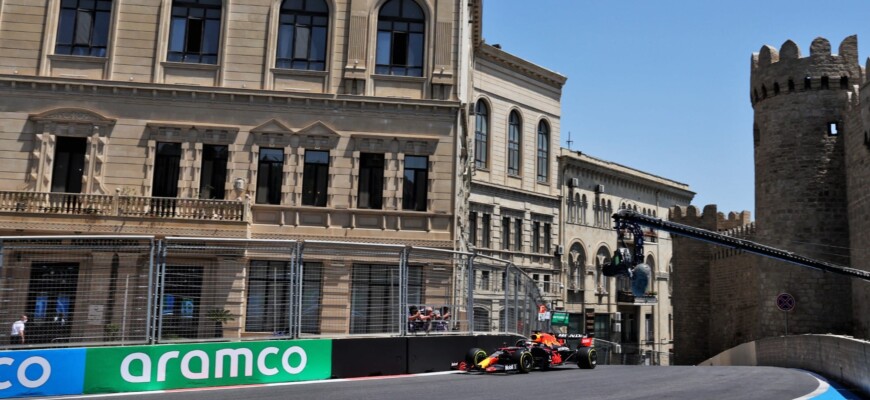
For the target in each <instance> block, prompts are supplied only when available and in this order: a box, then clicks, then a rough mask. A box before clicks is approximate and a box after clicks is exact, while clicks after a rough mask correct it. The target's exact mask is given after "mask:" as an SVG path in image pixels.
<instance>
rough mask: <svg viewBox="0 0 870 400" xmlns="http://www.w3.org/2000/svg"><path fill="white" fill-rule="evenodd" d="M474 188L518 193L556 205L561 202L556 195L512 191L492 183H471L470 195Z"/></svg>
mask: <svg viewBox="0 0 870 400" xmlns="http://www.w3.org/2000/svg"><path fill="white" fill-rule="evenodd" d="M475 186H480V187H481V188H484V189H486V190H491V191H493V192H496V193H518V194H521V195H523V196H527V197H533V198H538V199H540V200H543V201H555V202H557V203H558V202H560V201H561V200H560V199H561V197H560V196H558V195H557V196H551V195H547V194H541V193H536V192H531V191H528V190H522V189H514V188H509V187H506V186H502V185H495V184H492V183H486V182H478V181H472V182H471V190H472V193H473V192H474V187H475Z"/></svg>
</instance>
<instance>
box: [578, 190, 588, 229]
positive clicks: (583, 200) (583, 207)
mask: <svg viewBox="0 0 870 400" xmlns="http://www.w3.org/2000/svg"><path fill="white" fill-rule="evenodd" d="M588 207H589V203H587V202H586V195H585V194H584V195H583V197H581V198H580V223H581V224H583V225H586V209H587V208H588Z"/></svg>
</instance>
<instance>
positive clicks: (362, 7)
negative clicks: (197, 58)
mask: <svg viewBox="0 0 870 400" xmlns="http://www.w3.org/2000/svg"><path fill="white" fill-rule="evenodd" d="M383 3H384V2H383V1H380V0H329V1H327V4H328V6H329V7H330V16H329V32H330V33H329V36H328V38H327V41H328V45H327V60H326V64H327V68H326V70H325V71H300V70H290V69H278V68H274V67H275V58H276V56H275V52H276V46H277V42H278V34H277V30H278V24H279V15H280V6H281V2H280V1H274V0H224V4H223V9H222V12H223V14H222V17H223V18H222V21H221V23H222V25H221V35H220V44H221V45H220V48H219V50H218V54H219V55H218V58H219V59H218V62H217V64H215V65H208V64H192V63H178V62H167V61H166V53H167V46H168V40H169V32H170V26H169V21H170V16H171V8H172V1H171V0H142V1H137V2H135V3H129V2H115V3H114V4H113V10H112V13H111V26H110V29H109V45H108V48H107V56H106V57H81V56H69V55H56V54H54V48H55V45H56V40H57V38H56V36H57V27H58V23H59V22H58V15H59V12H60V0H48V1H46V2H40V3H34V2H31V1H24V0H14V1H11V2H6V3H5V4H4V8H3V10H2V15H0V53H2V54H4V57H3V60H0V74H10V75H30V76H50V77H57V78H66V79H89V80H102V79H106V80H111V81H116V82H141V83H166V84H177V85H195V86H206V87H209V86H211V87H225V88H241V89H255V90H257V89H259V90H263V89H265V90H275V91H280V92H294V93H304V94H317V93H330V94H337V93H349V94H359V95H368V96H379V97H402V98H414V99H421V98H433V99H444V100H448V99H456V95H457V94H456V86H457V85H458V81H457V79H458V66H459V62H458V54H459V51H458V48H459V43H458V42H459V27H460V23H459V19H460V17H461V10H460V9H459V7H460V6H459V3H458V2H438V1H435V0H420V1H419V2H418V4H419V5H420V6H421V7H422V8H423V10H424V13H425V15H426V28H425V41H424V70H425V71H424V74H423V77H421V78H412V77H384V76H378V75H377V74H375V71H374V70H375V55H376V51H377V46H376V37H377V20H378V12H379V7H380V6H381V5H382V4H383Z"/></svg>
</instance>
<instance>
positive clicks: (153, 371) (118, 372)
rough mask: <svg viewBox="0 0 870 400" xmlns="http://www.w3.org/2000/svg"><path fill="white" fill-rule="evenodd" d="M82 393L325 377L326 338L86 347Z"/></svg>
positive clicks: (328, 363)
mask: <svg viewBox="0 0 870 400" xmlns="http://www.w3.org/2000/svg"><path fill="white" fill-rule="evenodd" d="M86 357H87V358H86V363H85V365H86V367H85V384H84V393H85V394H94V393H114V392H138V391H146V390H165V389H183V388H200V387H208V386H230V385H248V384H262V383H276V382H292V381H308V380H318V379H328V378H329V377H330V375H331V373H332V341H331V340H281V341H268V342H232V343H195V344H183V345H160V346H130V347H107V348H92V349H87V356H86Z"/></svg>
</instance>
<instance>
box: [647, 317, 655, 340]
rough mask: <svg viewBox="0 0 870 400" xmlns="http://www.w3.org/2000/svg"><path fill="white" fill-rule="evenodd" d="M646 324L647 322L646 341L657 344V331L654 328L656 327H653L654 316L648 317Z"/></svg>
mask: <svg viewBox="0 0 870 400" xmlns="http://www.w3.org/2000/svg"><path fill="white" fill-rule="evenodd" d="M645 322H646V341H647V343H653V342H655V339H656V337H655V330H654V328H653V327H654V325H653V316H652V314H647V315H646V321H645Z"/></svg>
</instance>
